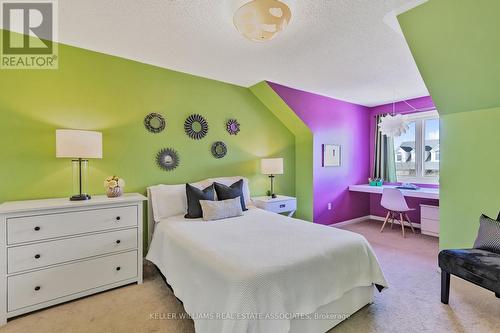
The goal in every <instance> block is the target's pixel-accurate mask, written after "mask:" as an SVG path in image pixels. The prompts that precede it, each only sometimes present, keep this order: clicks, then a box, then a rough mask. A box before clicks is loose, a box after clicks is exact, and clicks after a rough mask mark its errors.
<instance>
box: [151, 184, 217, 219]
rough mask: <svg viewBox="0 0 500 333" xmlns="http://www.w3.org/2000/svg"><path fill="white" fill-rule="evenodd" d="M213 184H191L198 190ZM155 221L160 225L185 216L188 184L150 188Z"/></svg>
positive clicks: (161, 185)
mask: <svg viewBox="0 0 500 333" xmlns="http://www.w3.org/2000/svg"><path fill="white" fill-rule="evenodd" d="M210 184H212V183H211V182H210V183H209V182H207V181H200V182H196V183H191V185H193V186H195V187H197V188H205V187H207V186H208V185H210ZM148 197H149V201H150V203H151V211H152V213H153V214H152V215H153V216H152V217H153V220H154V221H155V222H156V223H158V222H160V221H161V220H164V219H167V218H169V217H172V216H177V215H184V214H186V212H187V198H186V184H175V185H164V184H160V185H155V186H150V187H148Z"/></svg>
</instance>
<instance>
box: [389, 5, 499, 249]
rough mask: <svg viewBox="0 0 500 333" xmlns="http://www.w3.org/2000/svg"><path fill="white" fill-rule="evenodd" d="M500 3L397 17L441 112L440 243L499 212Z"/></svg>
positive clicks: (464, 243) (464, 239) (455, 241)
mask: <svg viewBox="0 0 500 333" xmlns="http://www.w3.org/2000/svg"><path fill="white" fill-rule="evenodd" d="M498 13H500V1H498V0H474V1H472V0H431V1H429V2H427V3H425V4H423V5H421V6H418V7H416V8H414V9H412V10H410V11H409V12H406V13H404V14H402V15H400V16H399V17H398V19H399V22H400V24H401V27H402V30H403V32H404V35H405V37H406V40H407V42H408V44H409V46H410V49H411V52H412V54H413V56H414V58H415V61H416V63H417V66H418V68H419V70H420V73H421V74H422V77H423V79H424V81H425V84H426V85H427V87H428V89H429V91H430V93H431V96H432V99H433V100H434V102H435V104H436V106H437V109H438V111H439V113H440V115H441V131H440V132H441V133H440V139H441V167H440V169H441V170H440V189H441V195H440V196H441V200H440V211H441V231H440V247H441V248H466V247H471V246H472V245H473V242H474V239H475V237H476V234H477V229H478V227H479V216H480V215H481V214H482V213H486V214H488V215H490V216H492V217H496V215H497V213H498V210H499V209H500V192H499V190H498V189H499V188H500V178H499V177H498V170H500V155H499V154H498V142H500V132H499V131H498V124H500V94H499V93H498V91H499V90H498V89H499V87H500V61H499V54H500V34H499V31H500V20H499V19H498Z"/></svg>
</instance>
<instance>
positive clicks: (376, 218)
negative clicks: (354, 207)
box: [330, 215, 420, 229]
mask: <svg viewBox="0 0 500 333" xmlns="http://www.w3.org/2000/svg"><path fill="white" fill-rule="evenodd" d="M368 220H374V221H381V222H384V221H385V217H382V216H377V215H366V216H361V217H357V218H355V219H351V220H347V221H342V222H338V223H333V224H330V226H331V227H342V226H346V225H349V224H354V223H358V222H363V221H368ZM394 224H399V225H401V222H400V221H399V220H394ZM412 224H413V227H414V228H415V229H420V223H412ZM405 226H408V223H405Z"/></svg>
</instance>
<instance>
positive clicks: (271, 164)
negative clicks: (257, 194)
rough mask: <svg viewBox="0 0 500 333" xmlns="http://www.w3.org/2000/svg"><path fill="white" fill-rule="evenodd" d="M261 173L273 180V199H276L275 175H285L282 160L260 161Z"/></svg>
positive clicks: (267, 159)
mask: <svg viewBox="0 0 500 333" xmlns="http://www.w3.org/2000/svg"><path fill="white" fill-rule="evenodd" d="M260 171H261V173H262V174H263V175H269V178H270V179H271V197H272V198H276V194H275V193H274V175H282V174H283V159H282V158H264V159H262V160H260Z"/></svg>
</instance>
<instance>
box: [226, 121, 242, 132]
mask: <svg viewBox="0 0 500 333" xmlns="http://www.w3.org/2000/svg"><path fill="white" fill-rule="evenodd" d="M226 130H227V132H228V133H229V134H231V135H237V134H238V132H239V131H240V123H239V122H238V121H237V120H236V119H229V120H228V121H227V123H226Z"/></svg>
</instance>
